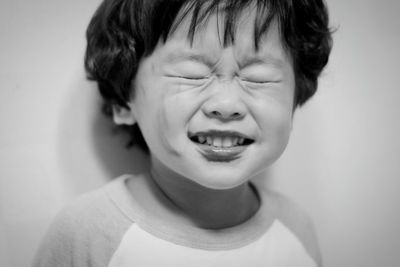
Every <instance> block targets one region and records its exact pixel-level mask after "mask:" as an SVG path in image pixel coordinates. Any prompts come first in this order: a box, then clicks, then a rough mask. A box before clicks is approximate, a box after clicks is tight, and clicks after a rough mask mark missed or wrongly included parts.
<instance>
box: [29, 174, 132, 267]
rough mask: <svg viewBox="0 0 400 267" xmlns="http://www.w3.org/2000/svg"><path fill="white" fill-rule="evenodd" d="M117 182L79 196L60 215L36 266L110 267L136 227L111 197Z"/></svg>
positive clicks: (40, 249) (54, 221) (53, 223)
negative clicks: (126, 235) (110, 190)
mask: <svg viewBox="0 0 400 267" xmlns="http://www.w3.org/2000/svg"><path fill="white" fill-rule="evenodd" d="M116 182H118V181H112V182H111V183H110V184H107V185H105V186H104V187H102V188H99V189H97V190H94V191H92V192H89V193H86V194H84V195H82V196H79V197H78V198H76V199H75V200H73V201H72V202H70V203H69V204H68V205H67V206H65V207H64V208H63V209H62V210H61V212H59V214H58V215H57V216H56V217H55V219H54V220H53V222H52V224H51V225H50V227H49V229H48V231H47V233H46V236H45V238H44V239H43V241H42V244H41V246H40V248H39V251H38V253H37V255H36V258H35V263H34V266H75V265H76V266H92V265H96V263H100V265H106V264H104V263H105V262H107V261H108V260H109V257H111V255H112V253H113V252H114V250H115V249H116V247H117V245H118V244H119V242H120V239H121V238H122V236H123V234H124V233H125V231H126V230H127V229H128V228H129V226H130V225H131V224H132V221H131V220H129V218H127V217H126V216H125V215H124V214H123V213H122V212H120V211H119V209H118V207H117V206H116V205H115V203H113V201H112V200H111V198H110V197H109V196H108V194H107V188H108V187H110V186H113V183H116ZM96 266H97V265H96Z"/></svg>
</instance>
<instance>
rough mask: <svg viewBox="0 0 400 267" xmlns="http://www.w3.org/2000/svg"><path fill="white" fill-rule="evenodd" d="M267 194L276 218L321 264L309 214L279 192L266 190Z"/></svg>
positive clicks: (319, 264)
mask: <svg viewBox="0 0 400 267" xmlns="http://www.w3.org/2000/svg"><path fill="white" fill-rule="evenodd" d="M268 195H269V200H270V201H272V202H274V206H275V210H276V219H277V220H278V221H280V222H281V223H282V224H283V225H284V226H285V227H286V228H287V229H288V230H290V232H292V234H293V235H294V236H295V237H296V238H297V239H298V240H299V241H300V242H301V244H302V245H303V247H304V249H305V250H306V251H307V253H308V254H309V255H310V256H311V257H312V258H313V259H314V261H315V262H316V263H317V265H318V266H321V264H322V258H321V252H320V248H319V244H318V239H317V236H316V232H315V227H314V224H313V221H312V219H311V217H310V216H309V214H308V213H307V212H306V211H305V210H304V209H303V208H302V207H301V206H300V205H299V204H297V203H296V202H295V201H294V200H292V199H291V198H289V197H287V196H285V195H283V194H281V193H278V192H274V191H268Z"/></svg>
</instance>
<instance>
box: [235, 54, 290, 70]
mask: <svg viewBox="0 0 400 267" xmlns="http://www.w3.org/2000/svg"><path fill="white" fill-rule="evenodd" d="M258 64H260V65H272V66H273V67H277V68H283V67H284V65H285V63H284V60H282V59H280V58H278V57H276V56H274V55H271V54H268V55H266V56H255V55H254V56H253V55H252V56H245V57H244V58H243V59H241V60H240V64H239V67H240V68H241V69H242V68H245V67H248V66H250V65H258Z"/></svg>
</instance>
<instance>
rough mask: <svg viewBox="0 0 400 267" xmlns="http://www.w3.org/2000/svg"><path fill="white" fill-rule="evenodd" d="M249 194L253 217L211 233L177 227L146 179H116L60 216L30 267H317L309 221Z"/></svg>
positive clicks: (264, 192) (266, 194) (278, 198)
mask: <svg viewBox="0 0 400 267" xmlns="http://www.w3.org/2000/svg"><path fill="white" fill-rule="evenodd" d="M253 186H254V189H255V190H256V192H257V194H258V196H259V199H260V203H261V205H260V208H259V210H258V211H257V213H256V214H255V215H254V216H252V217H251V218H250V219H248V220H247V221H245V222H244V223H242V224H240V225H237V226H234V227H230V228H225V229H218V230H212V229H202V228H199V227H196V226H194V225H193V224H188V223H185V222H184V221H182V220H181V219H176V218H179V216H174V212H178V211H176V210H174V208H173V206H172V205H171V204H170V201H169V200H168V199H167V198H166V197H165V196H164V195H163V194H162V192H161V191H160V190H159V189H158V187H157V186H156V185H155V184H154V182H152V179H149V177H147V176H145V175H143V176H140V175H139V176H133V175H124V176H121V177H119V178H117V179H115V180H113V181H111V182H110V183H108V184H106V185H105V186H103V187H101V188H100V189H98V190H96V191H93V192H90V193H87V194H85V195H83V196H81V197H79V198H78V199H77V200H76V201H74V202H73V203H71V204H70V205H68V206H67V207H66V208H64V209H63V210H62V211H61V213H60V214H59V215H58V216H57V217H56V219H55V220H54V222H53V223H52V225H51V227H50V228H49V230H48V233H47V234H46V236H45V238H44V240H43V241H42V244H41V247H40V249H39V251H38V253H37V255H36V258H35V260H34V263H33V266H34V267H54V266H57V267H58V266H59V267H72V266H74V267H86V266H91V267H98V266H108V267H128V266H129V267H136V266H145V267H147V266H174V267H175V266H177V267H179V266H189V267H192V266H193V267H196V266H199V267H200V266H202V267H204V266H232V267H236V266H238V267H239V266H266V267H315V266H321V257H320V253H319V248H318V244H317V241H316V238H315V233H314V229H313V226H312V223H311V221H310V220H309V218H308V216H307V215H306V214H305V213H304V212H303V211H302V210H301V209H299V208H298V206H297V205H296V204H295V203H294V202H293V201H291V200H289V199H288V198H286V197H284V196H282V195H281V194H278V193H276V192H272V191H270V190H268V189H266V188H265V187H264V186H262V185H261V184H257V183H253ZM132 191H135V192H136V193H135V194H132ZM160 203H161V205H160Z"/></svg>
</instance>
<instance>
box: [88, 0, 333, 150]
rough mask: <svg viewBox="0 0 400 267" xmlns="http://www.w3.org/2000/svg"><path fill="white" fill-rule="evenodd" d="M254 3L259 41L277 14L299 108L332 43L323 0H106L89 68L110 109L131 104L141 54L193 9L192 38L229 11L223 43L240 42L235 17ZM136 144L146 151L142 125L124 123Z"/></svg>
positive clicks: (91, 35) (94, 23)
mask: <svg viewBox="0 0 400 267" xmlns="http://www.w3.org/2000/svg"><path fill="white" fill-rule="evenodd" d="M251 4H254V5H255V6H256V8H257V9H256V10H257V11H256V12H257V14H256V19H255V23H254V46H255V49H258V44H259V40H260V37H261V36H262V35H263V34H264V33H265V32H266V31H267V30H268V28H269V25H270V23H271V22H272V21H273V20H274V19H276V20H277V22H278V25H279V28H280V32H281V38H282V42H283V45H284V47H285V49H286V50H287V52H288V53H289V55H290V56H291V58H292V61H293V68H294V72H295V82H296V90H295V99H294V107H297V106H301V105H302V104H304V103H305V102H306V101H307V100H308V99H309V98H310V97H311V96H312V95H313V94H314V93H315V91H316V90H317V86H318V77H319V75H320V73H321V71H322V70H323V68H324V67H325V65H326V64H327V62H328V58H329V54H330V51H331V46H332V38H331V30H330V28H329V18H328V11H327V8H326V6H325V3H324V1H323V0H236V1H233V0H231V1H229V0H104V1H103V2H102V3H101V5H100V6H99V8H98V9H97V11H96V13H95V14H94V16H93V18H92V20H91V21H90V24H89V26H88V29H87V32H86V37H87V49H86V55H85V68H86V72H87V74H88V78H89V79H91V80H95V81H97V83H98V88H99V91H100V93H101V95H102V97H103V99H104V110H105V113H106V114H109V115H111V114H112V106H120V107H124V108H127V109H129V107H128V105H127V103H128V102H129V100H130V99H131V97H134V92H132V91H131V83H132V81H133V79H134V77H135V74H136V71H137V68H138V64H139V62H140V59H141V58H143V57H145V56H148V55H150V54H151V53H152V52H153V50H154V48H155V46H156V45H157V43H158V41H159V40H160V38H161V39H162V40H163V41H164V42H165V41H166V40H167V39H168V36H169V34H171V33H172V32H173V31H174V30H175V29H176V28H177V27H178V25H179V23H180V22H181V21H182V20H183V19H184V18H185V17H186V15H187V14H189V12H192V13H191V14H192V18H191V24H190V29H189V32H188V38H190V39H191V40H193V36H194V34H195V31H196V29H197V27H198V25H200V24H201V23H202V22H204V21H205V20H206V19H207V17H208V16H209V15H210V14H212V13H214V12H223V13H224V15H225V16H224V19H225V21H224V23H225V28H224V33H223V40H224V46H226V45H229V44H231V43H234V42H235V29H236V18H237V17H238V16H239V15H240V13H241V12H242V10H243V9H244V8H245V7H247V6H249V5H251ZM124 128H125V129H126V130H128V131H129V132H130V135H131V137H132V142H131V144H137V145H138V146H139V147H141V148H143V149H144V150H147V149H148V148H147V145H146V143H145V142H144V139H143V136H142V135H141V132H140V129H139V127H138V125H136V124H135V125H133V126H125V127H124Z"/></svg>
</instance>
